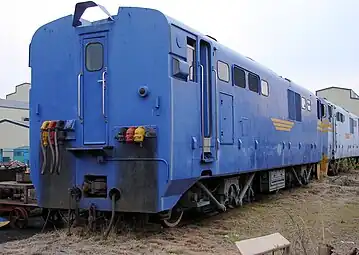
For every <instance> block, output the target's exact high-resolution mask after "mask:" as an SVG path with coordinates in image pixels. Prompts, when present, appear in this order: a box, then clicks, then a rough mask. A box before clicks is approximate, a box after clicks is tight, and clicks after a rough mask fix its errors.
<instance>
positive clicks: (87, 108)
mask: <svg viewBox="0 0 359 255" xmlns="http://www.w3.org/2000/svg"><path fill="white" fill-rule="evenodd" d="M106 39H107V38H106V34H104V33H101V34H97V35H92V36H91V37H86V38H83V41H82V42H83V43H82V52H83V54H82V70H83V81H82V83H83V84H81V81H80V80H79V84H78V89H79V95H82V99H81V97H79V99H78V100H79V105H80V106H81V105H82V108H83V109H82V115H83V116H82V120H83V143H84V144H87V145H96V144H97V145H104V144H106V142H107V138H106V137H107V117H106V109H105V105H106V86H107V82H106V74H107V40H106ZM79 77H80V76H79ZM81 85H82V86H81ZM81 90H82V93H81ZM79 112H80V116H81V111H79Z"/></svg>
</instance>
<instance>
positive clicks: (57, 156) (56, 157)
mask: <svg viewBox="0 0 359 255" xmlns="http://www.w3.org/2000/svg"><path fill="white" fill-rule="evenodd" d="M54 140H55V169H56V172H57V173H58V174H59V173H60V171H59V169H58V164H59V145H58V143H57V130H55V138H54Z"/></svg>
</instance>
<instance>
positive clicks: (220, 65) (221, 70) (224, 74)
mask: <svg viewBox="0 0 359 255" xmlns="http://www.w3.org/2000/svg"><path fill="white" fill-rule="evenodd" d="M217 73H218V79H220V80H221V81H225V82H229V66H228V64H227V63H224V62H222V61H220V60H218V61H217Z"/></svg>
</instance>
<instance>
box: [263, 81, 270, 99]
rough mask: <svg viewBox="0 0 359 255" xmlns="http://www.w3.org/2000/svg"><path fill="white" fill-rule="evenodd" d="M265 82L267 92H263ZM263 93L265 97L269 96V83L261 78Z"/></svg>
mask: <svg viewBox="0 0 359 255" xmlns="http://www.w3.org/2000/svg"><path fill="white" fill-rule="evenodd" d="M263 83H265V84H266V86H267V94H263ZM261 95H263V96H265V97H269V83H268V81H266V80H264V79H261Z"/></svg>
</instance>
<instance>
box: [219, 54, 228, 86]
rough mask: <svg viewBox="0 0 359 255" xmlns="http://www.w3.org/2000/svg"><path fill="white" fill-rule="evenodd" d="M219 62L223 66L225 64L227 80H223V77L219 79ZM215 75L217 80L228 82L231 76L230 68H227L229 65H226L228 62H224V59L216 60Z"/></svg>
mask: <svg viewBox="0 0 359 255" xmlns="http://www.w3.org/2000/svg"><path fill="white" fill-rule="evenodd" d="M219 63H221V64H224V65H225V66H227V70H228V80H223V79H221V77H220V72H219ZM217 77H218V80H220V81H223V82H226V83H229V81H230V79H231V78H230V77H231V70H230V68H229V65H228V63H226V62H224V61H222V60H217Z"/></svg>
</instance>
